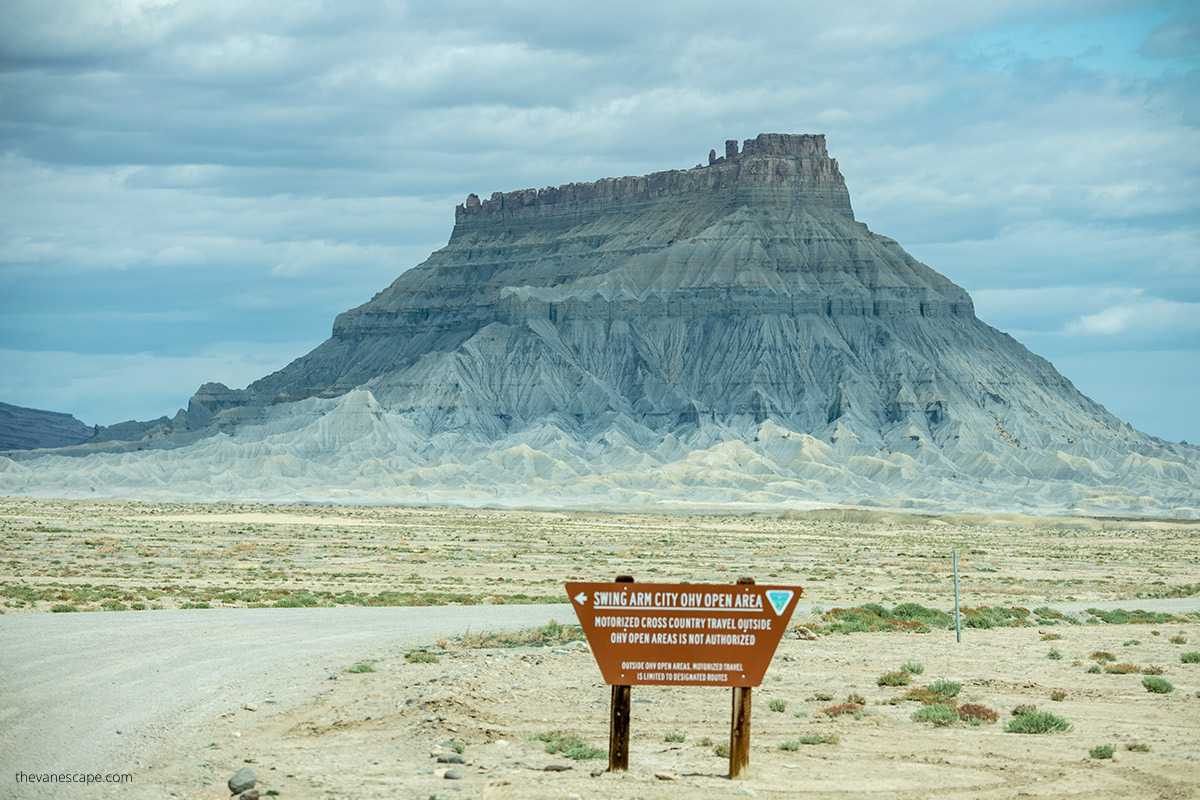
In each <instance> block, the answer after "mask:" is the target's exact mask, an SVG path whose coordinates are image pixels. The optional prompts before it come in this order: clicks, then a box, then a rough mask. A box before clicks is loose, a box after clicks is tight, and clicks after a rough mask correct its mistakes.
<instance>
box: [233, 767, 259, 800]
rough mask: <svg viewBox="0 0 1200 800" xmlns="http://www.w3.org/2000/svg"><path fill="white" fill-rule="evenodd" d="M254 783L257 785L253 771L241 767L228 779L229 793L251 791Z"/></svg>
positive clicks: (256, 778) (256, 777)
mask: <svg viewBox="0 0 1200 800" xmlns="http://www.w3.org/2000/svg"><path fill="white" fill-rule="evenodd" d="M256 783H258V776H257V775H255V774H254V770H252V769H250V768H249V767H242V768H241V769H239V770H238V771H237V772H235V773H233V777H232V778H230V779H229V793H230V794H241V793H242V792H244V791H246V790H247V789H253V788H254V784H256Z"/></svg>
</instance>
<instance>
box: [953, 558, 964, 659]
mask: <svg viewBox="0 0 1200 800" xmlns="http://www.w3.org/2000/svg"><path fill="white" fill-rule="evenodd" d="M954 637H955V639H956V640H957V641H959V642H961V641H962V624H961V622H960V621H959V616H958V551H957V550H955V551H954Z"/></svg>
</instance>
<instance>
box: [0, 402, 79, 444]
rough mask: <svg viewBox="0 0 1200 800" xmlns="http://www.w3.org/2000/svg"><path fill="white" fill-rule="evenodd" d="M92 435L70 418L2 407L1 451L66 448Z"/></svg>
mask: <svg viewBox="0 0 1200 800" xmlns="http://www.w3.org/2000/svg"><path fill="white" fill-rule="evenodd" d="M92 433H93V430H92V428H90V427H88V426H87V425H84V424H83V423H82V422H80V421H79V420H77V419H75V417H73V416H71V415H70V414H63V413H60V412H58V411H41V410H39V409H36V408H24V407H22V406H14V405H9V404H8V403H0V450H33V449H37V448H43V447H66V446H68V445H72V444H79V443H80V442H83V441H85V440H86V439H88V437H90V436H91V435H92Z"/></svg>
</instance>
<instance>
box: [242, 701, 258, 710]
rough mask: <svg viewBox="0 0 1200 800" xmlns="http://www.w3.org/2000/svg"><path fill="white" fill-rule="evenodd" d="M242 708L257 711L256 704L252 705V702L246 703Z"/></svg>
mask: <svg viewBox="0 0 1200 800" xmlns="http://www.w3.org/2000/svg"><path fill="white" fill-rule="evenodd" d="M242 708H244V709H245V710H246V711H258V706H256V705H254V703H246V704H245V705H244V706H242Z"/></svg>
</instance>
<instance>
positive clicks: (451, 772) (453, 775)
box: [442, 769, 462, 781]
mask: <svg viewBox="0 0 1200 800" xmlns="http://www.w3.org/2000/svg"><path fill="white" fill-rule="evenodd" d="M442 777H443V778H445V779H446V780H448V781H457V780H462V773H461V772H459V771H458V770H456V769H448V770H446V774H445V775H443V776H442Z"/></svg>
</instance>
